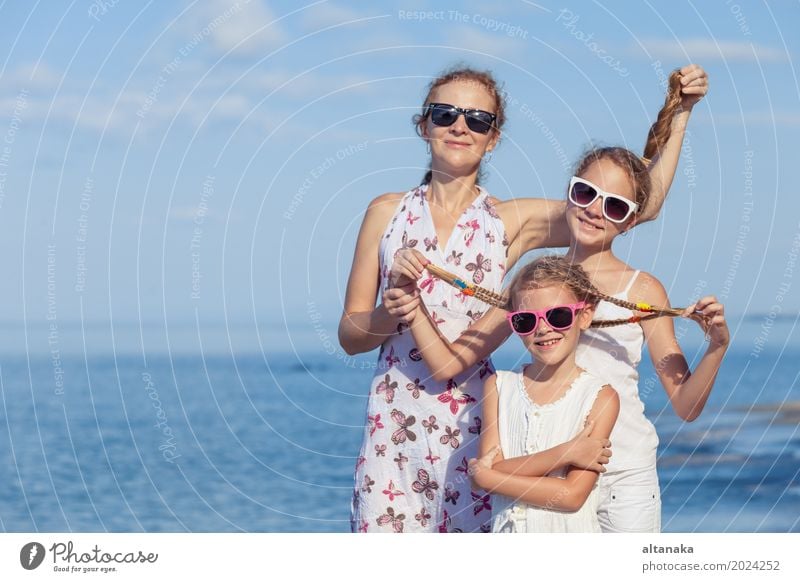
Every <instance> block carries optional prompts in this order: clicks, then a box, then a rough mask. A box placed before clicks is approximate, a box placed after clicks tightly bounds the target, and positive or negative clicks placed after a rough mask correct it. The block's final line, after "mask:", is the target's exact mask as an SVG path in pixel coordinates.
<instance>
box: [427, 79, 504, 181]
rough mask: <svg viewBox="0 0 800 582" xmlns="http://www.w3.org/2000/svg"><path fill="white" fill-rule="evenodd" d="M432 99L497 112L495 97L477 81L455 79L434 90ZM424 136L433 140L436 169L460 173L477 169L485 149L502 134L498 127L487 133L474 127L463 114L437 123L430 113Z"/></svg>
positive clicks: (492, 146)
mask: <svg viewBox="0 0 800 582" xmlns="http://www.w3.org/2000/svg"><path fill="white" fill-rule="evenodd" d="M430 102H431V103H447V104H448V105H455V106H456V107H461V108H463V109H481V110H483V111H488V112H489V113H496V110H495V103H494V99H493V98H492V96H491V95H490V94H489V92H488V91H487V90H486V88H485V87H484V86H483V85H482V84H480V83H477V82H471V81H454V82H452V83H447V84H445V85H442V86H441V87H438V88H437V89H436V90H435V91H434V92H433V95H431V100H430ZM422 137H423V138H424V139H426V140H427V141H428V143H429V144H430V147H431V157H432V160H433V162H432V163H433V167H434V169H436V170H439V171H442V172H444V173H445V174H450V175H455V176H459V175H464V174H468V173H471V172H474V171H475V169H476V168H477V166H478V165H479V164H480V161H481V158H483V155H484V153H486V152H487V151H491V150H492V148H494V146H495V144H496V143H497V140H498V138H499V137H500V136H499V132H498V131H497V130H496V129H491V130H489V133H486V134H483V133H479V132H476V131H472V130H470V129H469V127H467V123H466V120H465V119H464V116H463V115H459V116H458V119H456V121H455V123H453V124H452V125H450V126H447V127H441V126H438V125H435V124H434V123H433V122H432V121H431V119H430V116H428V118H427V119H426V120H425V121H424V123H423V125H422Z"/></svg>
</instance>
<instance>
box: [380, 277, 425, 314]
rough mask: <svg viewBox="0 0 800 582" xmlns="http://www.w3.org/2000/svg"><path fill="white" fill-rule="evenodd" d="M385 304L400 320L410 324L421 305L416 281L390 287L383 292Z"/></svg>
mask: <svg viewBox="0 0 800 582" xmlns="http://www.w3.org/2000/svg"><path fill="white" fill-rule="evenodd" d="M383 306H384V308H385V309H386V311H387V312H388V313H389V315H391V316H392V317H395V318H397V320H398V321H400V322H402V323H405V324H410V323H411V322H412V321H414V317H415V316H416V314H417V310H418V308H419V306H420V295H419V289H417V285H416V283H415V282H414V281H412V282H411V283H409V284H407V285H403V286H402V287H390V288H389V289H387V290H386V291H384V292H383Z"/></svg>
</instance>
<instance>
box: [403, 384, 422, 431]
mask: <svg viewBox="0 0 800 582" xmlns="http://www.w3.org/2000/svg"><path fill="white" fill-rule="evenodd" d="M406 389H407V390H409V391H411V398H414V399H417V398H419V393H420V392H422V391H423V390H425V386H424V385H423V384H420V383H419V378H414V381H413V382H409V383H408V384H406ZM423 426H425V425H423Z"/></svg>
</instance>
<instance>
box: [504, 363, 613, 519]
mask: <svg viewBox="0 0 800 582" xmlns="http://www.w3.org/2000/svg"><path fill="white" fill-rule="evenodd" d="M606 384H607V382H605V381H603V380H600V379H599V378H597V377H595V376H593V375H592V374H590V373H588V372H583V373H581V375H580V376H578V377H577V378H576V379H575V381H574V382H573V383H572V385H571V386H570V387H569V388H568V389H567V391H566V392H565V394H564V396H562V397H561V398H560V399H559V400H557V401H556V402H552V403H549V404H543V405H539V404H536V403H534V402H533V401H532V400H531V399H530V398H529V397H528V393H527V392H526V391H525V384H524V382H523V377H522V371H518V372H501V371H498V372H497V394H498V409H497V415H498V430H499V433H500V447H501V448H502V450H503V456H504V457H505V458H506V459H509V458H513V457H520V456H523V455H530V454H533V453H537V452H540V451H544V450H547V449H550V448H552V447H555V446H556V445H560V444H561V443H565V442H567V441H568V440H570V439H572V438H573V437H574V436H575V435H577V434H578V433H579V432H580V431H581V430H583V427H584V423H585V421H586V417H587V416H588V415H589V411H591V409H592V406H593V405H594V402H595V399H596V398H597V394H598V392H600V390H601V389H602V388H603V386H605V385H606ZM548 477H558V478H562V479H563V478H564V477H566V468H564V469H560V470H558V471H555V472H553V473H550V474H549V475H548ZM597 505H598V493H597V485H596V484H595V487H594V488H593V489H592V492H591V493H590V494H589V497H588V498H587V499H586V503H584V504H583V506H582V507H581V508H580V509H579V510H578V511H576V512H565V511H558V510H555V509H547V508H544V507H537V506H533V505H528V504H526V503H523V502H518V501H515V500H514V499H511V498H509V497H505V496H502V495H493V496H492V531H493V532H503V533H531V532H540V533H541V532H599V531H600V524H599V523H598V521H597Z"/></svg>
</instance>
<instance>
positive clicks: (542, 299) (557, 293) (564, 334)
mask: <svg viewBox="0 0 800 582" xmlns="http://www.w3.org/2000/svg"><path fill="white" fill-rule="evenodd" d="M515 299H516V301H515V302H514V304H515V308H514V310H515V311H536V310H547V309H550V308H552V307H557V306H562V305H572V304H575V303H578V299H577V298H576V297H575V295H574V294H573V293H572V292H571V291H570V290H569V289H568V288H566V287H564V286H563V285H558V284H553V285H549V286H546V287H541V288H538V289H527V290H524V291H520V292H518V293H517V294H516V297H515ZM592 315H593V310H592V308H591V307H584V308H583V309H581V310H579V311H577V312H575V317H574V320H573V324H572V327H570V328H569V329H566V330H560V331H559V330H556V329H553V328H552V327H550V325H549V323H548V322H547V319H546V318H542V317H539V318H538V322H537V325H536V329H535V330H534V331H533V333H531V334H530V335H527V336H520V339H521V340H522V343H524V344H525V347H526V348H527V349H528V351H529V352H530V353H531V355H532V356H533V358H534V359H535V360H537V361H539V362H541V363H543V364H547V365H557V364H560V363H561V362H563V361H564V360H565V359H566V358H568V357H570V356H573V355H574V354H575V349H576V348H577V346H578V339H579V338H580V333H581V331H582V330H584V329H587V328H588V327H589V325H590V324H591V323H592Z"/></svg>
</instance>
